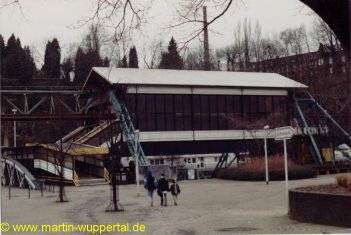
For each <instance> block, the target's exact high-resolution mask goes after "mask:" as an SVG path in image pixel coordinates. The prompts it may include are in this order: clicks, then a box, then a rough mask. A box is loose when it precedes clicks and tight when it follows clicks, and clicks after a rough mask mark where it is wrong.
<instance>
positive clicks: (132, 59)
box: [129, 46, 139, 68]
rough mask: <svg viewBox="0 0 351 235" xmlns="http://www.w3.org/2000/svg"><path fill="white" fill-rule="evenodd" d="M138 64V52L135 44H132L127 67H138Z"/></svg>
mask: <svg viewBox="0 0 351 235" xmlns="http://www.w3.org/2000/svg"><path fill="white" fill-rule="evenodd" d="M138 64H139V62H138V53H137V50H136V48H135V46H133V47H132V48H130V50H129V68H139V65H138Z"/></svg>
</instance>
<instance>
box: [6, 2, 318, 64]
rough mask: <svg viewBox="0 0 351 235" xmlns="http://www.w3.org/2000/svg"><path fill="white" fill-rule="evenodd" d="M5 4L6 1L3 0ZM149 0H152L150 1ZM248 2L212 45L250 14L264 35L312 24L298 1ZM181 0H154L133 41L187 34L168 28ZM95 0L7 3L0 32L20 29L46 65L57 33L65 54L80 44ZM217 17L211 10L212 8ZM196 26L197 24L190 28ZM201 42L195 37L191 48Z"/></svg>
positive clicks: (224, 41)
mask: <svg viewBox="0 0 351 235" xmlns="http://www.w3.org/2000/svg"><path fill="white" fill-rule="evenodd" d="M0 1H2V3H4V2H6V0H0ZM145 1H148V0H145ZM242 1H243V3H244V4H240V6H237V5H233V6H232V7H231V8H230V10H229V11H228V12H227V13H226V15H225V16H224V17H222V18H221V19H219V20H218V21H217V22H216V23H214V24H213V25H211V27H210V29H211V30H213V31H215V33H214V32H212V33H210V46H211V48H212V49H216V48H218V47H221V46H225V45H229V44H231V43H232V42H233V32H234V28H235V26H236V24H237V22H238V21H239V20H243V19H244V18H245V17H248V18H250V19H251V20H252V21H254V22H255V21H256V20H258V21H259V22H260V24H261V26H262V31H263V35H264V36H271V35H274V34H276V33H279V32H280V31H282V30H284V29H286V28H291V27H297V26H300V25H301V24H304V25H305V26H306V27H307V29H309V28H310V26H311V23H312V20H313V16H312V15H311V12H312V11H311V10H310V9H309V8H308V7H307V6H304V5H303V4H302V3H301V2H299V1H298V0H242ZM176 2H177V0H154V1H153V5H152V8H151V9H150V11H149V15H148V17H149V20H148V22H147V24H146V25H143V34H134V37H133V41H132V43H133V44H135V45H136V46H137V49H138V51H139V52H140V53H142V52H141V51H142V50H145V45H147V44H148V43H149V42H150V41H152V40H154V39H158V38H160V39H163V40H164V41H165V45H166V44H167V42H168V40H169V39H170V37H171V36H172V35H174V36H175V38H176V39H177V38H178V39H179V40H180V39H181V38H183V37H185V35H184V34H183V32H184V29H178V30H173V31H165V30H164V27H166V26H167V25H169V23H170V22H171V20H172V19H173V17H174V8H172V7H170V6H172V4H176ZM94 8H95V3H94V0H22V8H21V9H22V10H21V11H20V10H19V9H18V8H17V7H7V8H3V9H1V10H0V33H1V34H2V35H3V36H4V38H5V40H7V39H8V37H9V36H10V35H11V34H12V33H14V34H15V35H16V36H17V37H20V39H21V42H22V45H29V46H31V48H32V49H33V50H34V52H33V53H34V54H35V56H36V57H37V58H36V59H37V60H38V61H37V63H41V62H42V61H40V60H42V56H43V53H44V48H45V44H46V41H47V40H49V39H52V38H53V37H57V38H58V39H59V42H60V44H61V48H62V51H63V55H64V56H65V55H67V54H69V53H72V44H76V45H78V44H79V43H80V42H81V41H82V38H83V35H84V33H85V32H86V31H87V27H88V26H87V25H86V26H83V27H78V22H79V21H81V20H83V19H85V18H86V17H88V16H91V14H92V12H93V10H94ZM209 18H211V12H209ZM187 27H188V29H189V30H190V29H191V27H192V26H191V25H189V26H187ZM198 43H199V41H198V40H195V41H194V42H193V43H192V44H191V46H192V47H195V46H196V45H197V44H198Z"/></svg>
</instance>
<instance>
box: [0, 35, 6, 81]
mask: <svg viewBox="0 0 351 235" xmlns="http://www.w3.org/2000/svg"><path fill="white" fill-rule="evenodd" d="M4 59H5V42H4V38H3V37H2V35H1V34H0V76H1V77H3V76H4Z"/></svg>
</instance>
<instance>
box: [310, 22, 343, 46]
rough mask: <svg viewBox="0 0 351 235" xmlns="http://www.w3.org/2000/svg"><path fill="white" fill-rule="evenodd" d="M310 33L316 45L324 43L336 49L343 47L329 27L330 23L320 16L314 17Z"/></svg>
mask: <svg viewBox="0 0 351 235" xmlns="http://www.w3.org/2000/svg"><path fill="white" fill-rule="evenodd" d="M310 35H311V38H312V42H313V43H314V45H315V46H318V45H319V44H324V45H328V46H330V47H332V48H335V49H336V50H340V49H341V44H340V42H339V40H338V39H337V37H336V35H335V34H334V32H333V31H332V30H331V29H330V28H329V26H328V24H327V23H325V22H324V21H323V20H322V19H321V18H319V17H318V18H317V17H316V18H315V19H314V21H313V28H312V31H311V32H310Z"/></svg>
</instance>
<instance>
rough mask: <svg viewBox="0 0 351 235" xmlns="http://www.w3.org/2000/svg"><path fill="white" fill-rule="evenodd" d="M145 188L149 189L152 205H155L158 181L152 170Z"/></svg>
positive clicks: (146, 180)
mask: <svg viewBox="0 0 351 235" xmlns="http://www.w3.org/2000/svg"><path fill="white" fill-rule="evenodd" d="M144 188H145V189H146V190H147V194H148V196H149V197H150V206H154V191H155V189H156V182H155V178H154V177H153V176H152V173H151V172H150V171H149V172H148V175H147V176H146V179H145V185H144Z"/></svg>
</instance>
